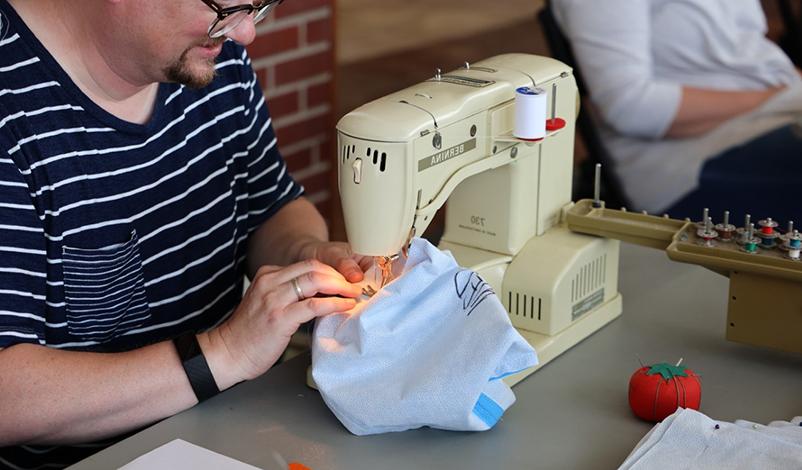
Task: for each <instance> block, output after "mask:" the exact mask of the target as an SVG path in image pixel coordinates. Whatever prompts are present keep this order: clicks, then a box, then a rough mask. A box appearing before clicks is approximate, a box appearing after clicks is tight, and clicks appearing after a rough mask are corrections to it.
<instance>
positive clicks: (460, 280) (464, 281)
mask: <svg viewBox="0 0 802 470" xmlns="http://www.w3.org/2000/svg"><path fill="white" fill-rule="evenodd" d="M454 288H455V289H456V290H457V297H459V298H460V299H462V310H463V311H464V312H467V313H466V314H465V315H466V316H468V315H470V314H471V313H473V311H474V309H476V307H478V306H479V304H481V303H482V301H484V300H485V299H486V298H487V297H488V296H491V295H494V292H493V288H492V287H490V284H488V283H486V282H485V281H483V280H482V278H481V277H479V275H478V274H476V273H475V272H473V271H471V270H469V269H463V270H460V271H457V273H456V274H454Z"/></svg>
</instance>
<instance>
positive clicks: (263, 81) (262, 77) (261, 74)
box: [256, 69, 267, 89]
mask: <svg viewBox="0 0 802 470" xmlns="http://www.w3.org/2000/svg"><path fill="white" fill-rule="evenodd" d="M256 79H257V80H259V85H260V86H261V87H262V89H264V88H265V87H266V86H267V70H266V69H259V70H256Z"/></svg>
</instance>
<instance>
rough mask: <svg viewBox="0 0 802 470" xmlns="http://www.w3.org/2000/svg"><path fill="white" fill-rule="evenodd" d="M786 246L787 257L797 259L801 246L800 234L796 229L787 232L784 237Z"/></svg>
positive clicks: (801, 238) (801, 237)
mask: <svg viewBox="0 0 802 470" xmlns="http://www.w3.org/2000/svg"><path fill="white" fill-rule="evenodd" d="M786 248H787V249H788V257H789V258H791V259H792V260H795V261H799V252H800V248H802V235H800V233H799V231H798V230H794V232H793V233H789V234H788V238H787V239H786Z"/></svg>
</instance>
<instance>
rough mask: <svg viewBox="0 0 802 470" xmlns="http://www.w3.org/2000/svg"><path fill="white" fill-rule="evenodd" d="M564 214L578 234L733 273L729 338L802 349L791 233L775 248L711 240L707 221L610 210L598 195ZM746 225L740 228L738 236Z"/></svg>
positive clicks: (799, 273)
mask: <svg viewBox="0 0 802 470" xmlns="http://www.w3.org/2000/svg"><path fill="white" fill-rule="evenodd" d="M564 216H565V220H566V224H567V226H568V228H569V229H570V230H572V231H574V232H578V233H584V234H590V235H598V236H601V237H606V238H611V239H617V240H621V241H625V242H629V243H634V244H636V245H643V246H647V247H651V248H656V249H659V250H665V252H666V254H667V255H668V257H669V258H670V259H672V260H674V261H679V262H683V263H690V264H696V265H700V266H704V267H705V268H708V269H710V270H712V271H715V272H716V273H719V274H721V275H724V276H726V277H728V278H729V280H730V282H729V297H728V306H727V325H726V338H727V339H728V340H731V341H736V342H740V343H747V344H752V345H756V346H763V347H768V348H773V349H779V350H783V351H789V352H795V353H802V341H800V331H802V261H800V260H799V259H798V258H797V259H794V258H792V257H791V256H792V255H789V252H788V250H787V249H780V245H779V243H781V240H783V239H785V238H786V237H787V235H786V236H782V237H781V236H779V234H778V235H777V238H778V243H777V245H776V246H773V247H771V248H760V245H758V247H755V246H753V245H750V246H747V247H745V246H744V244H743V243H739V242H738V241H737V236H733V237H732V238H731V239H728V240H721V239H716V240H711V239H710V238H709V237H708V236H706V235H705V224H704V223H697V222H691V221H689V220H684V221H683V220H677V219H671V218H668V217H667V216H656V215H649V214H645V213H637V212H628V211H626V210H615V209H607V208H605V207H604V203H603V202H601V203H600V202H599V201H598V200H593V199H583V200H580V201H578V202H576V203H575V204H570V205H569V206H567V207H566V209H565V213H564ZM707 225H708V226H709V222H708V223H707ZM745 229H748V228H741V229H739V231H738V232H739V234H741V233H743V231H744V230H745ZM791 235H792V237H793V236H794V235H796V236H798V234H791ZM749 236H750V237H751V236H752V233H751V231H750V232H749ZM795 254H796V256H798V254H797V253H795Z"/></svg>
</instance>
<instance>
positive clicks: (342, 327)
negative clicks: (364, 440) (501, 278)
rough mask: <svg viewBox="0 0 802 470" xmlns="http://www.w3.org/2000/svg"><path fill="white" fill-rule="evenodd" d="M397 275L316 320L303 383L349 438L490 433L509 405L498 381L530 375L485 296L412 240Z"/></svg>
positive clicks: (503, 317) (526, 349) (527, 354)
mask: <svg viewBox="0 0 802 470" xmlns="http://www.w3.org/2000/svg"><path fill="white" fill-rule="evenodd" d="M399 270H400V275H399V276H398V277H397V278H396V279H395V280H394V281H393V282H391V283H390V284H388V285H387V286H385V287H384V288H383V289H382V290H380V291H379V293H378V294H376V295H375V296H373V298H371V299H366V300H364V301H363V302H361V303H360V304H359V305H357V307H356V308H355V309H354V310H353V311H352V312H349V313H348V314H341V315H331V316H328V317H325V318H322V319H320V320H319V321H318V323H317V325H316V327H315V332H314V336H313V342H312V377H313V378H314V380H315V383H316V384H317V387H318V390H320V393H321V395H322V397H323V400H324V401H325V402H326V404H327V405H328V406H329V408H330V409H331V410H332V412H333V413H334V414H335V415H336V416H337V418H338V419H339V420H340V421H341V422H342V423H343V425H345V427H346V428H347V429H348V430H349V431H351V432H352V433H354V434H357V435H367V434H377V433H383V432H391V431H404V430H407V429H415V428H419V427H422V426H429V427H433V428H440V429H449V430H466V431H468V430H471V431H481V430H486V429H490V428H491V427H493V426H494V425H495V424H496V423H497V422H498V420H499V419H500V418H501V416H502V414H503V413H504V411H506V410H507V408H509V407H510V405H512V404H513V403H514V402H515V395H514V394H513V392H512V390H511V389H510V388H509V387H508V386H507V385H506V384H505V383H504V381H502V380H498V379H496V380H491V379H492V378H498V377H501V376H504V375H508V374H511V373H515V372H518V371H520V370H523V369H526V368H529V367H533V366H535V365H536V364H537V362H538V361H537V354H536V353H535V351H534V349H532V347H531V346H530V345H529V344H528V343H527V342H526V341H525V340H524V339H523V338H522V337H521V336H520V335H519V334H518V332H517V331H516V330H515V328H513V326H512V324H511V323H510V320H509V317H508V316H507V312H506V311H505V310H504V307H503V306H502V305H501V303H500V302H499V300H498V297H496V295H494V294H493V291H492V289H491V288H490V286H489V285H487V284H486V283H485V282H484V281H482V280H481V278H479V276H477V275H476V273H473V272H472V271H469V270H466V269H463V268H461V267H460V266H458V265H457V263H456V261H455V260H454V258H453V257H452V256H451V255H450V253H447V252H442V251H440V250H439V249H437V248H436V247H434V246H432V245H431V244H429V242H427V241H425V240H423V239H415V240H413V242H412V246H411V248H410V252H409V258H408V260H407V261H406V265H405V266H404V267H403V269H399Z"/></svg>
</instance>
